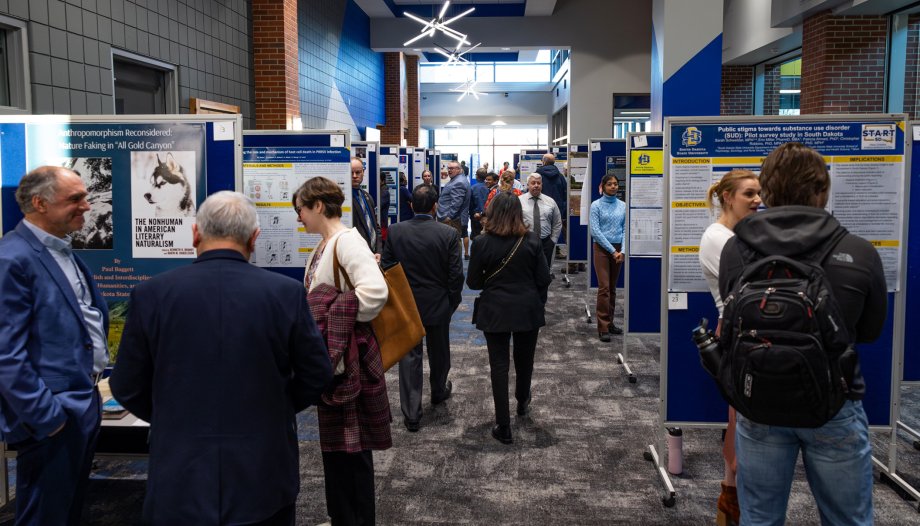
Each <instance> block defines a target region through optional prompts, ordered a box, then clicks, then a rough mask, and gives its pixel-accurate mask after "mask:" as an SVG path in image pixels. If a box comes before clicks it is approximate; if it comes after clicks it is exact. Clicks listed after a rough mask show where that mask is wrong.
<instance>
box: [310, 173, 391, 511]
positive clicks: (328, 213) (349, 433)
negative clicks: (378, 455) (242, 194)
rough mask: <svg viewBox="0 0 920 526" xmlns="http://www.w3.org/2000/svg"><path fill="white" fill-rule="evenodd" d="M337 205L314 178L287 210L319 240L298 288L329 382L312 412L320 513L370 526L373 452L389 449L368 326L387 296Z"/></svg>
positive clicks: (331, 190) (325, 182)
mask: <svg viewBox="0 0 920 526" xmlns="http://www.w3.org/2000/svg"><path fill="white" fill-rule="evenodd" d="M344 201H345V195H344V194H343V193H342V190H341V189H340V188H339V185H337V184H336V183H335V182H333V181H331V180H329V179H327V178H325V177H313V178H312V179H308V180H307V181H306V182H305V183H304V184H303V185H301V187H300V188H299V189H298V190H297V191H296V192H295V193H294V199H293V204H294V210H295V211H296V212H297V219H298V221H300V223H302V224H303V226H304V230H305V231H306V232H307V233H309V234H319V235H321V236H322V240H321V241H320V243H319V245H317V247H316V249H315V250H313V252H312V253H311V254H310V257H309V258H308V259H307V268H306V273H305V276H304V284H305V285H306V287H307V290H308V291H309V292H308V294H307V302H308V303H309V304H310V309H311V310H312V311H313V317H314V319H315V320H316V324H317V326H318V327H319V328H320V330H321V332H322V333H323V337H324V338H325V340H326V346H327V347H328V350H329V359H330V360H331V361H332V368H333V374H334V375H335V379H334V380H333V385H332V386H331V387H330V389H327V391H326V392H325V393H324V394H323V401H322V402H321V403H320V404H318V405H317V407H316V413H317V416H318V420H319V442H320V447H321V449H322V452H323V473H324V475H325V481H326V509H327V511H328V513H329V517H330V518H331V519H332V524H374V521H375V519H374V517H375V505H374V457H373V454H372V452H373V450H383V449H389V448H390V446H391V445H392V438H391V436H390V422H391V421H392V415H391V414H390V401H389V398H388V397H387V387H386V381H385V378H384V374H383V365H382V363H381V359H380V351H379V348H378V346H377V340H376V338H375V337H374V332H373V330H372V329H371V326H370V321H371V320H373V319H374V318H376V317H377V314H379V313H380V310H381V309H383V306H384V305H385V304H386V302H387V296H388V294H389V290H388V289H387V283H386V281H385V280H384V279H383V273H382V272H381V271H380V269H379V268H378V266H377V261H375V260H374V255H373V254H371V252H370V250H369V249H368V246H367V244H366V243H365V242H364V240H363V238H362V237H361V235H360V234H359V232H358V229H357V228H348V227H346V226H345V225H344V224H342V203H343V202H344ZM355 213H357V211H356V212H355ZM336 261H337V262H338V265H339V267H340V272H339V273H338V279H337V278H336V272H335V270H334V269H335V267H336ZM352 345H354V346H355V347H352ZM352 349H356V350H357V352H352Z"/></svg>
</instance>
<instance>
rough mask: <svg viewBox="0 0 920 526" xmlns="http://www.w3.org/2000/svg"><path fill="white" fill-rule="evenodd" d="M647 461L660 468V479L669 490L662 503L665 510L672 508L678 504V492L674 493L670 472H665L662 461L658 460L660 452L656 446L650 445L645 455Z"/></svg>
mask: <svg viewBox="0 0 920 526" xmlns="http://www.w3.org/2000/svg"><path fill="white" fill-rule="evenodd" d="M643 457H644V458H645V460H648V461H651V462H654V463H655V467H657V468H658V477H659V478H661V482H663V483H664V486H665V488H666V489H667V492H666V495H665V496H664V497H662V498H661V503H662V504H664V507H665V508H672V507H674V504H675V503H676V502H677V492H675V491H674V485H673V484H671V478H670V477H669V476H668V472H667V471H665V469H664V466H662V465H661V460H660V459H659V458H658V451H657V450H656V449H655V446H654V444H649V446H648V451H646V452H645V453H644V454H643Z"/></svg>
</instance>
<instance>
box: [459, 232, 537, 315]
mask: <svg viewBox="0 0 920 526" xmlns="http://www.w3.org/2000/svg"><path fill="white" fill-rule="evenodd" d="M517 240H518V238H517V237H514V236H508V237H498V236H495V235H492V234H483V235H481V236H479V237H477V238H476V239H475V240H474V241H473V244H472V246H471V247H470V266H469V269H468V272H467V277H466V284H467V285H469V287H470V288H471V289H473V290H482V293H481V294H480V295H479V297H480V300H479V306H478V312H477V315H476V328H477V329H479V330H481V331H483V332H525V331H532V330H534V329H538V328H540V327H542V326H544V325H546V321H545V319H544V317H543V313H544V304H545V303H546V293H547V289H548V288H549V282H550V277H549V266H548V265H547V264H546V256H544V255H543V244H542V243H541V242H540V238H539V237H538V236H537V235H536V234H534V233H533V232H528V233H527V235H526V236H525V238H524V241H523V242H522V243H521V246H520V247H518V249H517V252H515V254H514V257H512V258H511V259H510V260H509V261H508V264H507V265H505V268H503V269H502V270H501V272H499V273H498V274H496V275H495V277H493V278H492V279H490V280H489V281H488V282H486V278H488V277H489V276H490V275H491V274H492V273H493V272H495V271H496V270H498V269H499V268H500V267H501V264H502V263H501V262H502V259H503V258H505V257H507V256H508V254H510V253H511V249H512V248H514V244H515V243H517Z"/></svg>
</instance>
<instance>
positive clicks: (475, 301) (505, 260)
mask: <svg viewBox="0 0 920 526" xmlns="http://www.w3.org/2000/svg"><path fill="white" fill-rule="evenodd" d="M523 241H524V236H521V237H519V238H518V240H517V243H515V244H514V248H512V249H511V252H509V253H508V255H507V256H505V257H504V258H502V264H501V266H500V267H498V270H496V271H495V272H493V273H491V274H489V277H487V278H486V279H485V281H483V285H485V284H486V283H488V282H489V280H490V279H492V278H494V277H495V276H496V275H498V273H499V272H501V271H502V269H504V268H505V265H507V264H508V262H509V261H511V258H513V257H514V254H515V253H516V252H517V249H518V247H520V246H521V243H522V242H523ZM480 298H482V296H476V298H475V299H473V318H472V320H471V321H472V322H473V323H476V318H477V316H478V315H479V300H480Z"/></svg>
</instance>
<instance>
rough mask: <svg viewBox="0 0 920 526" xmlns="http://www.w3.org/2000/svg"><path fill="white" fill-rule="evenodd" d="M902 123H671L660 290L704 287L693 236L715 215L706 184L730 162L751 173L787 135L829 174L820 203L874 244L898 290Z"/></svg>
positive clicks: (699, 234) (891, 288) (731, 166)
mask: <svg viewBox="0 0 920 526" xmlns="http://www.w3.org/2000/svg"><path fill="white" fill-rule="evenodd" d="M904 129H905V123H904V122H903V121H898V122H894V121H872V122H866V121H863V122H860V121H846V122H807V121H799V122H779V123H777V122H773V123H766V122H754V123H742V122H732V123H727V124H726V123H722V124H694V125H688V124H684V123H672V124H671V126H670V129H669V139H670V143H669V146H668V150H669V153H670V158H669V163H668V170H669V192H670V202H669V207H670V209H669V227H670V232H669V239H668V246H669V248H670V253H669V255H668V256H669V263H668V290H669V291H673V292H705V291H708V290H709V289H708V287H707V286H706V281H705V279H704V278H703V274H702V270H701V269H700V265H699V256H698V253H699V241H700V238H701V237H702V235H703V232H704V231H705V229H706V228H707V227H708V226H709V224H710V223H712V222H713V221H714V220H715V218H716V216H715V215H714V214H711V213H710V212H709V210H708V209H707V206H706V192H707V190H708V188H709V186H710V185H711V184H712V183H713V182H715V181H718V180H719V179H720V178H721V177H722V175H724V174H725V173H726V172H727V171H729V170H731V169H734V168H747V169H750V170H752V171H754V172H755V173H759V170H760V165H761V163H762V162H763V159H764V157H766V155H767V154H769V153H770V152H771V151H772V150H773V149H774V148H776V147H777V146H779V145H781V144H783V143H786V142H789V141H798V142H801V143H803V144H805V145H807V146H809V147H811V148H814V149H815V150H817V151H818V152H820V153H821V154H822V155H823V156H824V158H825V160H826V162H827V165H828V170H829V172H830V177H831V192H830V196H829V200H828V204H827V210H828V211H829V212H830V213H831V214H833V215H834V217H836V218H837V220H839V221H840V223H841V224H842V225H843V226H844V227H846V228H847V230H849V231H850V232H851V233H853V234H856V235H858V236H860V237H862V238H865V239H866V240H868V241H870V242H871V243H872V244H873V245H874V246H875V247H876V249H877V250H878V252H879V255H880V256H881V259H882V264H883V265H884V268H885V279H886V281H887V284H888V290H889V292H894V291H897V290H899V289H900V286H901V284H900V282H899V279H898V278H899V276H900V268H899V267H900V261H901V250H902V240H901V231H902V221H903V218H902V217H901V216H900V211H901V210H902V209H903V208H902V207H903V191H902V190H903V188H904V177H905V154H904Z"/></svg>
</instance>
